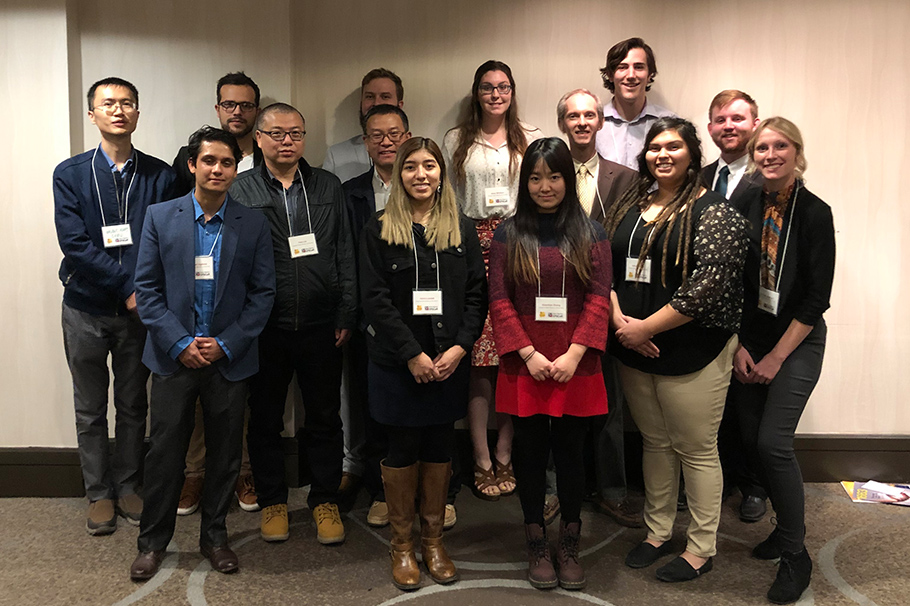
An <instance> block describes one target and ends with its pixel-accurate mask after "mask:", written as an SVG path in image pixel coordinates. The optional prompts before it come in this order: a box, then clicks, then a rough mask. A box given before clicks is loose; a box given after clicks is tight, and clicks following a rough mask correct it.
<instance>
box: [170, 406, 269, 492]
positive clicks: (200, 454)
mask: <svg viewBox="0 0 910 606" xmlns="http://www.w3.org/2000/svg"><path fill="white" fill-rule="evenodd" d="M249 423H250V408H249V406H247V407H246V411H245V412H244V415H243V458H242V459H241V460H240V475H241V476H245V475H250V474H251V473H253V472H252V471H250V454H249V452H247V447H246V432H247V425H249ZM184 474H185V475H186V477H188V478H194V477H198V478H201V477H203V476H205V429H204V428H203V423H202V404H200V403H199V400H196V426H195V427H194V428H193V435H192V436H190V447H189V448H188V449H187V451H186V470H185V471H184Z"/></svg>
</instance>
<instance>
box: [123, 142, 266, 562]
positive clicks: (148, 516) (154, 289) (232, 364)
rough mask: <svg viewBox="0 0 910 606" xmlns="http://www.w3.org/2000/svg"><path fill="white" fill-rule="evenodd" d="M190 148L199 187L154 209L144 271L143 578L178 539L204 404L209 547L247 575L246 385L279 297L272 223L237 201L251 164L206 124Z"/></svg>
mask: <svg viewBox="0 0 910 606" xmlns="http://www.w3.org/2000/svg"><path fill="white" fill-rule="evenodd" d="M189 151H190V159H189V161H188V164H189V168H190V171H191V172H192V173H193V174H194V176H195V179H196V187H195V189H194V190H193V191H192V192H191V193H189V194H187V195H185V196H183V197H182V198H177V199H176V200H171V201H170V202H165V203H162V204H159V205H156V206H155V207H150V209H149V212H148V214H147V216H146V220H145V227H144V228H143V232H142V240H141V242H140V245H139V258H138V261H137V267H136V302H137V305H138V308H139V317H140V318H141V319H142V322H143V323H144V324H145V326H146V328H147V329H148V339H147V340H146V343H145V350H144V352H143V356H142V361H143V363H144V364H145V365H146V366H148V367H149V369H150V370H151V371H152V373H153V374H152V397H151V411H152V412H151V419H152V423H151V434H150V448H149V453H148V456H147V457H146V459H145V492H146V495H147V498H146V505H145V508H144V510H143V512H142V520H141V522H140V531H139V539H138V547H139V554H138V555H137V557H136V559H135V561H134V562H133V564H132V566H131V567H130V577H131V578H132V579H134V580H144V579H148V578H151V577H152V576H154V575H155V573H156V572H157V571H158V568H159V566H160V565H161V560H162V558H163V556H164V550H165V548H166V547H167V544H168V543H169V542H170V540H171V537H172V536H173V534H174V526H175V523H176V516H177V501H178V499H179V497H180V487H181V484H182V477H181V473H180V472H181V470H182V469H183V464H184V455H185V453H186V449H187V445H188V443H189V440H190V434H191V433H192V431H193V424H194V423H193V419H194V413H195V404H196V399H197V398H199V399H200V400H201V402H202V410H203V418H204V422H205V426H206V433H205V438H206V439H205V441H206V452H207V453H208V455H209V456H208V470H207V473H206V482H205V489H204V492H203V496H202V526H201V529H200V537H199V547H200V550H201V552H202V554H203V555H204V556H205V557H207V558H208V559H209V561H210V562H211V564H212V568H214V569H215V570H217V571H218V572H234V571H235V570H237V568H238V562H237V556H236V555H235V554H234V552H233V551H231V550H230V548H229V547H228V544H227V527H226V525H225V516H226V515H227V511H228V507H229V505H230V501H231V493H232V491H233V488H234V483H235V482H236V480H237V474H238V472H239V469H240V450H241V446H240V445H241V432H242V430H243V413H244V405H245V403H246V397H247V386H246V379H247V378H248V377H250V376H252V375H253V374H255V373H256V371H257V370H258V368H259V352H258V347H257V338H258V336H259V333H260V332H262V329H263V328H264V327H265V323H266V321H267V320H268V317H269V313H270V312H271V309H272V302H273V301H274V298H275V266H274V260H273V255H272V241H271V234H270V232H269V226H268V224H267V223H266V220H265V218H264V217H263V216H262V214H261V213H258V212H256V211H251V210H249V209H247V208H245V207H243V206H242V205H240V204H238V203H236V202H234V201H233V200H231V199H230V198H229V197H228V194H227V192H228V188H229V187H230V185H231V182H232V181H233V179H234V176H235V175H236V174H237V163H238V162H239V161H240V159H241V157H242V154H241V151H240V147H239V146H238V145H237V141H236V139H235V138H234V137H233V136H232V135H231V134H230V133H228V132H226V131H223V130H220V129H215V128H212V127H208V126H207V127H203V128H201V129H200V130H198V131H197V132H196V133H194V134H193V135H192V136H191V137H190V141H189ZM194 267H195V270H194Z"/></svg>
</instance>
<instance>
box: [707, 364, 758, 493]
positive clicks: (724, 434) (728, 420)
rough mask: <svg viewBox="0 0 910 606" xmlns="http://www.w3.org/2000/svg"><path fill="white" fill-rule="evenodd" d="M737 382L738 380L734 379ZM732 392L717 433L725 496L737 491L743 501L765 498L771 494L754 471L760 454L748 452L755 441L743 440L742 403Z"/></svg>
mask: <svg viewBox="0 0 910 606" xmlns="http://www.w3.org/2000/svg"><path fill="white" fill-rule="evenodd" d="M732 382H733V383H736V382H737V381H736V379H732ZM733 391H734V390H733V389H732V388H731V389H730V391H728V392H727V401H726V404H725V406H724V416H723V418H722V419H721V421H720V429H718V430H717V451H718V454H719V455H720V466H721V469H723V472H724V496H726V495H728V494H730V493H732V492H733V489H734V488H738V489H739V492H741V493H742V495H743V498H746V497H758V498H760V499H765V498H767V497H768V493H767V492H765V488H764V487H763V486H762V484H761V480H760V479H759V471H758V469H756V468H755V465H756V462H757V461H758V453H756V452H751V453H747V452H746V449H747V448H754V446H755V440H754V439H753V440H744V439H743V435H742V423H741V422H740V418H739V417H740V414H741V413H740V410H739V403H738V402H737V400H735V399H734V396H733Z"/></svg>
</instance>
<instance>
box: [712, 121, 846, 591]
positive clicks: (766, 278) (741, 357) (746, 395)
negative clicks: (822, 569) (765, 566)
mask: <svg viewBox="0 0 910 606" xmlns="http://www.w3.org/2000/svg"><path fill="white" fill-rule="evenodd" d="M749 156H750V163H751V164H752V165H753V169H754V170H759V171H761V174H762V176H763V177H764V186H763V188H762V189H761V190H759V189H758V188H756V189H755V190H754V194H753V195H751V196H745V197H742V198H740V199H739V200H737V201H736V203H735V204H734V206H736V207H737V210H739V211H740V212H741V213H742V214H743V216H745V217H746V219H748V220H749V222H750V223H751V226H750V232H749V235H750V241H751V242H750V243H751V246H750V252H749V256H748V257H747V261H746V271H745V303H744V306H743V323H742V328H741V332H740V347H739V349H738V350H737V352H736V355H735V357H734V369H733V376H734V378H733V381H732V384H731V386H730V400H729V401H730V403H731V404H732V405H734V406H737V407H738V408H739V417H740V423H741V428H742V433H743V436H744V440H745V443H746V450H747V452H748V453H750V454H752V456H756V457H757V461H756V463H757V465H756V469H759V470H760V472H761V474H762V476H763V477H762V481H763V483H764V484H765V488H766V489H767V490H768V495H769V496H770V498H771V504H772V506H773V507H774V510H775V512H776V514H777V528H775V529H774V532H772V533H771V536H769V537H768V538H767V539H766V540H765V541H763V542H762V543H760V544H758V545H757V546H756V547H755V548H754V549H753V550H752V555H753V556H754V557H756V558H759V559H768V560H770V559H775V558H778V557H779V558H780V566H779V568H778V571H777V578H776V580H775V581H774V583H773V585H772V586H771V589H770V590H769V591H768V599H769V600H770V601H772V602H774V603H775V604H788V603H791V602H795V601H796V600H798V599H799V597H800V596H801V595H802V593H803V591H804V590H805V589H806V588H807V587H808V586H809V579H810V576H811V572H812V561H811V559H810V558H809V553H808V551H806V547H805V544H804V542H803V541H804V539H805V534H806V526H805V494H804V490H803V479H802V474H801V473H800V469H799V463H798V462H797V460H796V455H795V454H794V452H793V436H794V434H795V432H796V426H797V424H798V423H799V419H800V416H801V415H802V413H803V410H804V409H805V407H806V402H807V401H808V399H809V396H810V394H811V393H812V390H813V388H814V387H815V384H816V383H817V382H818V378H819V375H820V374H821V367H822V358H823V357H824V353H825V334H826V332H827V329H826V327H825V320H824V318H823V317H822V314H823V313H824V312H825V310H826V309H828V307H829V306H830V302H829V300H830V296H831V283H832V281H833V279H834V222H833V219H832V216H831V208H830V207H829V206H828V205H827V204H825V203H824V202H822V201H821V200H820V199H819V198H818V197H817V196H815V195H814V194H812V193H811V192H810V191H809V190H807V189H806V187H805V184H804V182H803V180H802V178H801V177H802V174H803V172H804V171H805V169H806V159H805V156H804V153H803V139H802V135H801V134H800V132H799V129H798V128H797V127H796V125H795V124H793V123H792V122H790V121H789V120H787V119H785V118H780V117H775V118H769V119H767V120H765V121H764V122H762V123H761V124H759V126H758V128H757V129H756V130H755V133H754V134H753V136H752V139H751V140H750V142H749Z"/></svg>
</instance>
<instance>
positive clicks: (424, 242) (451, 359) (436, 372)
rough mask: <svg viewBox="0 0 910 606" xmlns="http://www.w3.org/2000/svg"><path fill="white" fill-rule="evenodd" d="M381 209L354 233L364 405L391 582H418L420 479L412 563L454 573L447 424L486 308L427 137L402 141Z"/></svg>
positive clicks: (469, 233) (462, 401) (463, 396)
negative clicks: (375, 447)
mask: <svg viewBox="0 0 910 606" xmlns="http://www.w3.org/2000/svg"><path fill="white" fill-rule="evenodd" d="M392 173H393V175H392V189H391V192H390V194H389V202H388V204H387V205H386V208H385V210H384V211H381V212H379V213H377V214H376V215H374V216H373V218H371V219H370V221H369V222H368V223H367V224H366V227H365V228H364V231H363V235H362V236H361V242H360V281H361V292H360V294H361V304H362V306H363V312H364V316H365V318H366V322H367V324H368V326H367V328H366V332H367V350H368V352H369V356H370V363H369V370H368V385H369V394H370V397H369V405H370V415H371V416H372V417H373V418H374V419H375V420H376V421H377V422H379V423H381V424H382V425H384V426H385V430H386V431H387V433H388V436H389V451H388V457H387V458H386V459H385V461H383V463H382V480H383V484H384V485H385V496H386V502H387V504H388V506H389V522H390V523H391V526H392V541H391V543H392V549H391V556H392V581H393V583H394V584H395V586H396V587H398V588H400V589H404V590H410V589H416V588H418V587H419V585H420V570H419V568H418V567H417V560H416V558H415V555H414V547H413V542H412V539H411V527H412V525H413V523H414V509H415V506H414V502H415V497H416V496H417V490H418V485H419V487H420V495H419V496H420V512H419V513H420V529H421V547H422V554H423V561H424V564H425V565H426V567H427V571H428V572H429V574H430V576H431V577H433V579H434V580H435V581H436V582H438V583H450V582H452V581H455V580H457V579H458V573H457V571H456V570H455V566H454V564H452V561H451V560H450V559H449V556H448V555H447V554H446V551H445V548H444V547H443V545H442V525H443V519H444V516H445V504H446V491H447V488H448V485H449V478H450V476H451V475H452V471H451V469H452V462H451V458H450V457H451V452H452V441H453V436H454V423H455V421H456V420H458V419H461V418H463V417H464V416H465V415H466V414H467V405H468V381H469V377H470V370H471V360H470V357H466V355H465V354H466V353H467V352H469V351H471V348H472V347H473V345H474V341H476V340H477V338H478V337H479V336H480V333H481V330H482V329H483V323H484V319H485V318H486V315H487V282H486V272H485V270H484V265H483V257H482V256H481V253H480V243H479V242H478V240H477V232H476V231H475V229H474V225H473V223H472V222H471V221H469V220H468V219H466V218H464V217H463V216H460V215H459V212H458V207H457V204H456V202H455V194H454V192H453V190H452V187H451V185H450V184H449V181H448V179H447V178H446V168H445V163H444V161H443V158H442V152H441V151H440V149H439V147H438V146H437V145H436V143H434V142H433V141H432V140H431V139H425V138H423V137H414V138H412V139H409V140H408V141H406V142H405V143H403V144H402V145H401V147H400V148H399V149H398V156H397V158H396V160H395V166H394V168H393V170H392Z"/></svg>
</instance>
